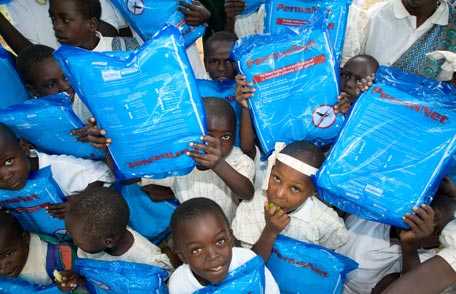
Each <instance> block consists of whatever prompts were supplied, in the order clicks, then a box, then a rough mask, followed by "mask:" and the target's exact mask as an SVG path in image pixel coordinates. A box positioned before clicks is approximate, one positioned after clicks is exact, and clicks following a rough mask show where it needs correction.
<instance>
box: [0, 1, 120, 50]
mask: <svg viewBox="0 0 456 294" xmlns="http://www.w3.org/2000/svg"><path fill="white" fill-rule="evenodd" d="M100 3H101V19H102V20H104V21H105V22H107V23H109V24H111V25H112V26H114V27H116V28H117V29H119V28H122V27H126V26H127V25H126V23H125V20H123V18H122V16H120V14H119V13H118V12H117V11H116V9H115V8H114V6H113V5H112V3H111V1H109V0H101V1H100ZM4 6H5V7H6V8H7V11H8V14H9V16H10V19H11V21H12V25H13V26H14V27H16V28H17V29H18V30H19V31H20V32H21V33H22V34H23V35H24V36H25V37H26V38H27V39H29V40H30V42H32V43H34V44H43V45H46V46H49V47H52V48H57V47H59V43H58V42H57V39H56V38H55V35H54V29H53V28H52V22H51V18H50V17H49V1H46V4H44V5H41V4H39V3H38V1H36V0H13V1H11V2H10V3H8V4H5V5H4ZM31 20H33V21H31Z"/></svg>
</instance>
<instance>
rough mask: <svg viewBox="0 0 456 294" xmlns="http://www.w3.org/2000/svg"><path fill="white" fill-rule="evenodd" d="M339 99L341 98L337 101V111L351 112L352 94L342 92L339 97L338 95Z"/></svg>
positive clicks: (335, 108) (335, 107)
mask: <svg viewBox="0 0 456 294" xmlns="http://www.w3.org/2000/svg"><path fill="white" fill-rule="evenodd" d="M337 99H338V100H339V101H338V102H337V104H336V105H335V106H334V110H335V111H336V113H344V114H345V113H348V112H350V109H351V107H352V103H353V101H352V99H351V96H350V95H348V94H347V93H345V92H341V93H340V95H339V97H337Z"/></svg>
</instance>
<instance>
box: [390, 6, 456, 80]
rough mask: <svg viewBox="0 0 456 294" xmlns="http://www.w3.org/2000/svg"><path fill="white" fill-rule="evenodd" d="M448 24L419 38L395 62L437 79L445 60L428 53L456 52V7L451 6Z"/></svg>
mask: <svg viewBox="0 0 456 294" xmlns="http://www.w3.org/2000/svg"><path fill="white" fill-rule="evenodd" d="M449 12H450V13H449V20H448V26H440V25H434V27H433V28H432V29H431V30H429V32H427V33H426V34H424V35H423V36H422V37H421V38H420V39H419V40H417V41H416V42H415V43H414V44H413V45H412V46H411V47H410V48H409V49H408V50H407V51H406V52H405V53H404V54H403V55H402V56H401V57H400V58H399V59H398V60H397V61H396V62H395V63H394V64H393V66H395V67H398V68H400V69H402V70H404V71H406V72H411V73H415V74H418V75H422V76H425V77H427V78H431V79H437V76H438V75H439V73H440V70H441V69H440V67H441V66H442V64H443V62H444V60H431V59H429V58H426V53H429V52H433V51H436V50H446V51H451V52H456V9H454V8H452V7H451V6H450V7H449Z"/></svg>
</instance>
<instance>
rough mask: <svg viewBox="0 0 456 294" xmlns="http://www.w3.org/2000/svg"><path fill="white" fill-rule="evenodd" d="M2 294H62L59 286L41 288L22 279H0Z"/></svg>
mask: <svg viewBox="0 0 456 294" xmlns="http://www.w3.org/2000/svg"><path fill="white" fill-rule="evenodd" d="M0 293H1V294H30V293H37V294H61V293H62V292H60V290H59V289H58V288H57V286H54V285H51V286H40V285H35V284H32V283H29V282H27V281H24V280H22V279H9V278H4V277H0Z"/></svg>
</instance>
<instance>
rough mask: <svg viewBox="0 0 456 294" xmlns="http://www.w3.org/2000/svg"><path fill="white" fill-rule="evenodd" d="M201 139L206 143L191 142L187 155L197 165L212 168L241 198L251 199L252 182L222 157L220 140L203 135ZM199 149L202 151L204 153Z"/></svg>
mask: <svg viewBox="0 0 456 294" xmlns="http://www.w3.org/2000/svg"><path fill="white" fill-rule="evenodd" d="M203 141H204V142H205V143H206V144H195V143H192V144H191V147H192V148H193V150H192V151H189V152H188V154H187V155H189V156H191V157H192V158H193V159H194V160H195V161H196V163H197V164H198V165H200V166H203V167H206V168H210V169H212V170H213V171H214V172H215V173H216V174H217V175H218V176H219V177H220V178H221V179H222V180H223V181H224V182H225V184H226V185H227V186H228V187H229V188H230V189H231V191H233V193H234V194H236V195H237V196H239V197H240V198H241V199H243V200H250V199H252V197H253V194H254V192H255V191H254V188H253V184H252V182H250V180H249V179H247V178H246V177H244V176H243V175H241V174H240V173H238V172H237V171H236V170H235V169H234V168H232V167H231V165H229V164H228V163H227V162H226V161H225V159H224V158H223V157H222V151H221V148H222V147H221V143H220V140H219V139H216V138H214V137H211V136H204V137H203ZM200 151H203V152H204V154H202V153H201V152H200Z"/></svg>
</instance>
